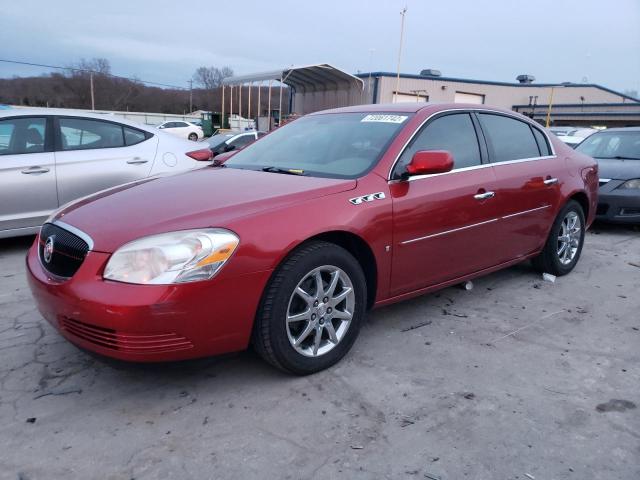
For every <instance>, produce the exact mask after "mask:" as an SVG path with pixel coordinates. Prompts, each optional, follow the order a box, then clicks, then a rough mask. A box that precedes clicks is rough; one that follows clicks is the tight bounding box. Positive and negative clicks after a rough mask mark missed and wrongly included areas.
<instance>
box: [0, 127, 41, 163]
mask: <svg viewBox="0 0 640 480" xmlns="http://www.w3.org/2000/svg"><path fill="white" fill-rule="evenodd" d="M46 125H47V121H46V119H44V118H10V119H6V120H0V155H16V154H21V153H40V152H44V149H45V143H44V139H45V130H46Z"/></svg>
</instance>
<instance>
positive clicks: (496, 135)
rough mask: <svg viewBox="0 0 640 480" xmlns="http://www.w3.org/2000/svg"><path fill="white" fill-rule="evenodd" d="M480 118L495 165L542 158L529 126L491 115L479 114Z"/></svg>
mask: <svg viewBox="0 0 640 480" xmlns="http://www.w3.org/2000/svg"><path fill="white" fill-rule="evenodd" d="M478 117H479V118H480V123H481V124H482V130H483V131H484V134H485V137H486V138H487V144H488V146H489V153H490V156H491V161H492V162H493V163H495V162H507V161H509V160H522V159H524V158H536V157H539V156H540V152H539V151H538V144H537V142H536V139H535V137H534V136H533V133H531V128H529V124H527V123H525V122H521V121H520V120H517V119H515V118H510V117H506V116H504V115H494V114H491V113H479V114H478Z"/></svg>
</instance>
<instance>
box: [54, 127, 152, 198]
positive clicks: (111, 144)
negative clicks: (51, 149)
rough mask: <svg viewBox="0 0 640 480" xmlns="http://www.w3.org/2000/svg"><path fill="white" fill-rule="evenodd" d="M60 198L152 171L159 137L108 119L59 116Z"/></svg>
mask: <svg viewBox="0 0 640 480" xmlns="http://www.w3.org/2000/svg"><path fill="white" fill-rule="evenodd" d="M56 133H57V138H56V154H55V156H56V168H57V184H58V198H59V201H60V204H61V205H63V204H65V203H67V202H69V201H71V200H74V199H76V198H79V197H82V196H85V195H89V194H91V193H94V192H97V191H99V190H103V189H105V188H109V187H113V186H116V185H120V184H123V183H127V182H131V181H134V180H138V179H141V178H145V177H147V176H148V175H149V172H150V171H151V167H152V165H153V161H154V158H155V155H156V150H157V144H158V139H157V136H154V135H152V134H150V133H148V132H145V131H143V130H138V129H136V128H133V127H129V126H127V125H122V124H120V123H116V122H112V121H109V120H98V119H93V118H82V117H57V118H56Z"/></svg>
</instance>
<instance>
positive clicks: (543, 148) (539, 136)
mask: <svg viewBox="0 0 640 480" xmlns="http://www.w3.org/2000/svg"><path fill="white" fill-rule="evenodd" d="M531 131H532V132H533V136H534V137H536V142H538V149H539V150H540V155H541V156H543V157H547V156H549V155H551V149H550V148H549V143H548V142H547V136H546V135H545V134H544V133H542V132H541V131H540V130H538V129H537V128H536V127H531Z"/></svg>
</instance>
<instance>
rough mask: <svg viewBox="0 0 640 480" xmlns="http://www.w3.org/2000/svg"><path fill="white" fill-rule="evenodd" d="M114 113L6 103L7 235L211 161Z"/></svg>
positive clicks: (0, 170) (0, 184)
mask: <svg viewBox="0 0 640 480" xmlns="http://www.w3.org/2000/svg"><path fill="white" fill-rule="evenodd" d="M197 148H198V146H196V145H194V144H193V142H189V141H188V140H181V139H178V138H175V137H173V136H171V135H168V134H166V133H163V132H159V131H158V130H157V129H155V128H153V127H147V126H143V125H139V124H136V123H132V122H128V121H126V120H123V119H120V118H117V117H114V116H113V115H105V114H92V113H80V112H76V111H73V110H65V109H60V110H56V109H49V108H4V109H0V238H3V237H12V236H18V235H28V234H31V233H35V232H36V231H37V230H38V227H39V226H40V225H41V224H42V223H43V222H44V220H45V219H46V218H47V217H48V216H49V214H50V213H51V212H52V211H54V210H56V209H57V208H58V207H60V206H62V205H64V204H65V203H68V202H70V201H71V200H74V199H77V198H80V197H83V196H86V195H89V194H91V193H94V192H97V191H100V190H104V189H106V188H110V187H113V186H116V185H120V184H123V183H127V182H131V181H135V180H139V179H142V178H145V177H149V176H153V175H157V174H165V173H173V172H179V171H184V170H191V169H194V168H198V167H202V166H204V165H206V164H208V163H209V162H210V161H211V158H212V155H211V151H210V150H209V149H208V148H205V149H197Z"/></svg>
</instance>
